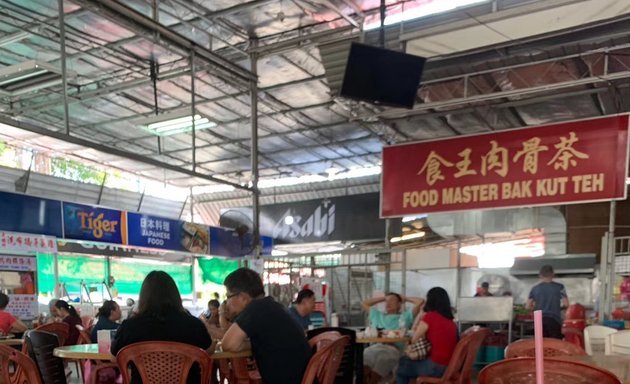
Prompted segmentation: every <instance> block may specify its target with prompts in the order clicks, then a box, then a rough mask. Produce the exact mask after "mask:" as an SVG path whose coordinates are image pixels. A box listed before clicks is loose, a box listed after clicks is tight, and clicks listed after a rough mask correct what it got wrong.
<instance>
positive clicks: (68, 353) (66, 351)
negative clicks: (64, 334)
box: [53, 344, 252, 361]
mask: <svg viewBox="0 0 630 384" xmlns="http://www.w3.org/2000/svg"><path fill="white" fill-rule="evenodd" d="M53 355H55V356H57V357H61V358H62V359H89V360H104V361H116V358H115V357H114V355H112V354H111V353H109V352H107V353H99V351H98V344H79V345H69V346H66V347H57V348H55V350H54V352H53ZM251 355H252V352H251V351H249V350H248V351H241V352H223V351H217V352H215V353H214V354H213V355H212V358H213V359H236V358H241V357H250V356H251Z"/></svg>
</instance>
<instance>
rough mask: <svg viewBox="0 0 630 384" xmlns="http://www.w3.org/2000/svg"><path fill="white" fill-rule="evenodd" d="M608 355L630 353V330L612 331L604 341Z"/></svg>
mask: <svg viewBox="0 0 630 384" xmlns="http://www.w3.org/2000/svg"><path fill="white" fill-rule="evenodd" d="M604 352H605V353H606V354H607V355H630V330H628V331H618V332H615V333H611V334H610V335H608V336H607V337H606V340H605V341H604Z"/></svg>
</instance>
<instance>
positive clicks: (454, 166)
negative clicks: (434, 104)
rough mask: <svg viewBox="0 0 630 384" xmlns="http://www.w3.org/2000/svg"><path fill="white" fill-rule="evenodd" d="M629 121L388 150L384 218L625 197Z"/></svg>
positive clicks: (619, 118) (615, 118)
mask: <svg viewBox="0 0 630 384" xmlns="http://www.w3.org/2000/svg"><path fill="white" fill-rule="evenodd" d="M627 174H628V115H617V116H610V117H604V118H596V119H589V120H581V121H574V122H567V123H560V124H551V125H546V126H541V127H535V128H525V129H517V130H509V131H501V132H497V133H490V134H485V135H477V136H467V137H457V138H452V139H445V140H435V141H430V142H421V143H412V144H402V145H396V146H390V147H386V148H384V149H383V173H382V176H381V216H382V217H396V216H404V215H411V214H419V213H431V212H449V211H462V210H472V209H488V208H503V207H515V206H537V205H552V204H568V203H578V202H594V201H605V200H613V199H625V198H626V184H625V180H626V175H627Z"/></svg>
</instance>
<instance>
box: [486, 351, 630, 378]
mask: <svg viewBox="0 0 630 384" xmlns="http://www.w3.org/2000/svg"><path fill="white" fill-rule="evenodd" d="M544 365H545V384H594V383H597V384H621V380H619V379H618V378H617V376H615V375H614V374H613V373H611V372H609V371H607V370H605V369H600V368H598V367H595V366H593V365H589V364H584V363H579V362H575V361H566V360H558V359H548V358H546V359H545V360H544ZM477 383H478V384H505V383H519V384H536V359H535V358H533V357H521V358H518V359H507V360H502V361H498V362H496V363H492V364H490V365H487V366H486V367H484V368H483V369H482V370H481V372H479V376H477Z"/></svg>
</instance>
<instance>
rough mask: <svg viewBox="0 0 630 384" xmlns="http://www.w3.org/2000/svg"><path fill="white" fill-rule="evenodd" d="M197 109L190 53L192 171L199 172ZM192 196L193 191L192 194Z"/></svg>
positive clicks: (192, 52) (193, 63)
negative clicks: (196, 130) (196, 126)
mask: <svg viewBox="0 0 630 384" xmlns="http://www.w3.org/2000/svg"><path fill="white" fill-rule="evenodd" d="M196 114H197V109H196V107H195V52H194V51H191V52H190V116H191V118H192V132H191V133H192V170H193V172H195V171H197V138H196V132H195V124H196V123H195V115H196ZM190 196H192V189H191V192H190Z"/></svg>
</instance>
